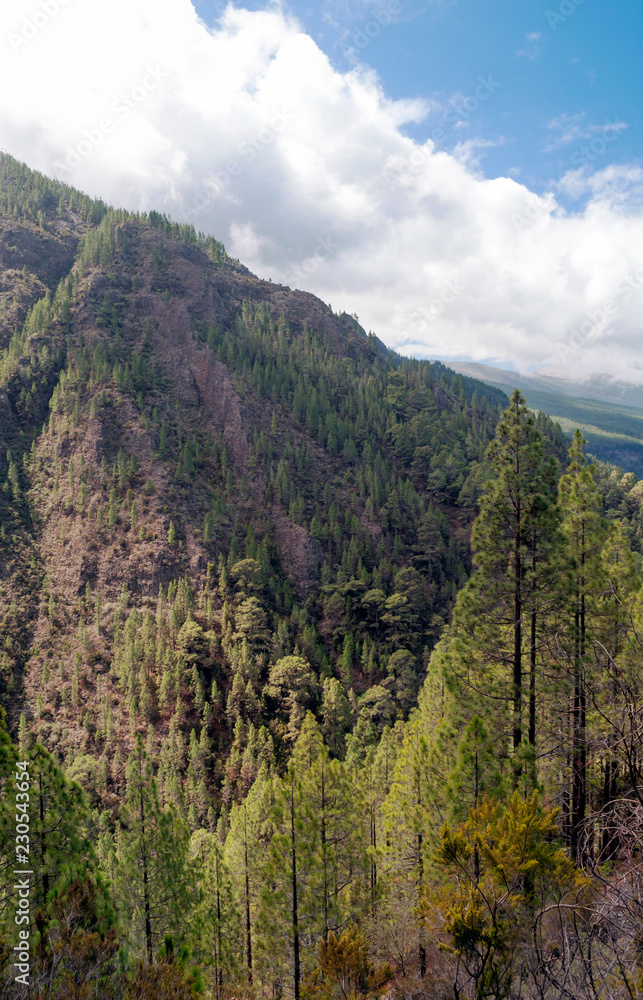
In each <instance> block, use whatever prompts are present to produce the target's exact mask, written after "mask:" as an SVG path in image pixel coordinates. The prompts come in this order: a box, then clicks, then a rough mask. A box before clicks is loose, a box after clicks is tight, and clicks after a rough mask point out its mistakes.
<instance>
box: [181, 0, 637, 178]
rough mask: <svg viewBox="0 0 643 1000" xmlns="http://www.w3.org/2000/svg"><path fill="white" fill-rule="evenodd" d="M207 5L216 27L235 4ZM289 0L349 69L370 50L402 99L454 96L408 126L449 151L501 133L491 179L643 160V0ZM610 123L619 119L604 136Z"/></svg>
mask: <svg viewBox="0 0 643 1000" xmlns="http://www.w3.org/2000/svg"><path fill="white" fill-rule="evenodd" d="M243 6H244V7H246V8H248V9H250V10H260V9H262V8H263V7H265V6H266V5H265V4H262V3H252V2H245V3H244V4H243ZM195 8H196V10H197V12H198V13H199V15H200V16H201V17H202V18H203V20H204V21H205V22H206V23H207V24H209V25H211V24H213V23H214V22H215V20H216V18H217V16H218V15H219V14H220V13H221V12H222V11H223V10H224V9H225V5H224V4H222V3H220V2H210V0H196V3H195ZM285 8H286V9H287V10H290V11H291V12H292V13H293V14H294V15H295V16H296V17H297V18H298V19H299V21H300V22H301V24H302V26H303V27H304V28H305V30H306V31H307V32H309V34H310V35H311V36H312V37H313V38H314V39H315V41H316V42H317V44H318V45H319V46H320V48H322V49H323V51H324V52H325V53H326V55H327V56H328V57H329V58H330V59H331V61H332V63H333V65H334V66H335V67H336V68H337V69H338V70H340V71H345V70H346V69H347V68H349V67H350V66H352V65H354V62H355V58H359V59H360V60H361V61H362V62H365V63H367V64H368V65H370V66H372V67H373V68H374V69H375V70H376V71H377V73H378V74H379V76H380V78H381V80H382V82H383V85H384V87H385V89H386V91H387V93H388V94H389V95H390V96H391V97H392V98H396V99H400V98H409V97H422V98H430V99H434V100H436V101H437V102H439V104H440V105H446V104H449V102H451V101H452V102H453V106H452V107H449V109H448V110H446V111H445V109H444V107H440V108H437V109H436V111H435V112H434V113H433V114H431V115H429V116H428V117H427V119H426V121H424V122H422V123H420V124H418V125H416V126H415V127H407V129H406V131H407V133H408V134H409V135H411V136H412V137H413V138H415V139H417V140H418V141H424V140H425V139H427V138H431V136H433V135H438V136H439V137H440V143H439V144H440V145H441V146H443V148H445V149H447V150H452V149H453V148H454V147H455V146H456V145H457V144H458V143H459V142H462V141H463V140H465V139H472V140H476V141H478V142H480V143H489V144H490V145H488V146H486V145H482V144H481V145H480V146H479V147H478V156H479V159H480V166H481V169H482V170H483V171H484V173H485V175H486V176H488V177H498V176H512V177H517V178H519V179H520V180H522V181H523V182H524V183H526V184H528V185H529V187H531V188H532V189H533V190H535V191H539V192H540V191H543V190H545V189H547V188H548V187H550V186H551V185H552V183H555V182H557V181H558V179H559V178H560V177H561V175H562V174H564V173H565V172H566V171H567V170H569V169H570V167H574V166H578V165H579V164H580V163H581V161H583V162H587V163H591V165H593V166H594V167H595V168H597V169H602V168H604V167H606V166H608V165H609V164H611V163H614V162H617V163H622V162H633V161H636V162H638V161H640V160H641V159H643V133H642V130H641V95H642V94H643V58H642V52H643V5H642V4H641V2H640V0H619V2H618V3H615V2H613V0H612V2H610V0H583V2H581V3H580V4H579V5H578V6H575V4H574V2H573V0H567V2H566V0H563V2H562V4H561V2H560V0H558V2H552V3H551V4H547V2H541V0H494V2H493V3H490V2H489V0H487V2H482V0H455V2H448V0H446V2H443V3H442V2H434V3H426V2H422V0H397V2H396V0H393V2H392V3H391V2H390V0H386V2H381V0H376V2H375V3H371V4H365V3H362V2H360V0H344V2H342V0H337V2H333V0H328V2H325V3H322V4H317V5H316V4H312V3H307V2H298V0H292V2H290V3H288V4H286V5H285ZM398 10H399V13H397V11H398ZM560 10H562V11H564V13H563V14H561V13H560ZM568 10H572V12H571V13H568ZM389 22H390V23H389ZM349 49H353V52H354V56H353V57H351V56H349V55H348V53H347V50H349ZM489 75H491V77H492V80H493V81H494V82H497V83H499V84H500V86H499V87H498V88H497V89H496V90H494V93H493V94H490V95H489V96H488V98H487V99H486V100H485V101H484V102H476V98H475V91H476V87H478V85H479V77H480V76H482V77H484V78H488V77H489ZM458 95H459V96H460V98H461V99H462V100H458ZM467 98H468V99H469V101H468V103H467V104H466V105H465V104H464V103H463V102H464V101H465V100H466V99H467ZM476 103H477V107H476V106H475V105H476ZM445 114H446V115H447V117H448V119H449V120H448V121H447V122H445V120H444V117H445ZM606 126H615V127H613V128H610V129H608V131H607V134H606V135H604V130H605V127H606ZM436 130H438V131H436ZM442 133H444V137H443V138H442ZM592 142H593V143H594V145H593V146H592V145H591V143H592ZM573 157H574V159H572V158H573Z"/></svg>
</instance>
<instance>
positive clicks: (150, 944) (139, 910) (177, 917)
mask: <svg viewBox="0 0 643 1000" xmlns="http://www.w3.org/2000/svg"><path fill="white" fill-rule="evenodd" d="M187 845H188V838H187V830H186V828H185V826H184V824H183V823H182V822H181V820H179V819H178V818H177V816H176V815H175V813H174V810H173V808H172V807H171V806H170V807H168V808H167V809H166V810H163V809H162V808H161V805H160V802H159V800H158V796H157V791H156V781H155V780H154V778H153V775H152V767H151V764H150V762H149V760H148V759H147V754H146V753H145V750H144V749H143V740H142V737H141V736H140V734H139V735H138V736H137V739H136V746H135V749H134V751H133V752H132V754H131V756H130V758H129V760H128V763H127V768H126V793H125V799H124V803H123V808H122V811H121V816H120V822H119V825H118V828H117V833H116V839H115V844H114V851H113V855H112V858H111V863H110V867H111V869H112V870H111V873H110V874H112V877H113V880H114V885H115V893H116V900H117V902H118V904H119V907H120V908H121V910H122V912H123V914H127V916H128V920H127V928H128V937H129V939H130V941H131V943H132V945H133V946H134V947H135V949H136V950H137V951H138V952H139V953H143V954H145V956H146V958H147V961H148V963H149V964H150V965H151V964H152V962H153V961H154V955H155V952H156V950H157V948H158V946H159V944H160V942H161V941H162V940H163V936H164V935H165V934H168V933H170V934H172V935H173V937H174V939H175V940H177V941H180V940H181V939H182V937H183V936H184V935H185V932H186V919H185V918H186V914H187V913H188V912H189V911H188V899H189V895H190V871H189V866H188V865H187Z"/></svg>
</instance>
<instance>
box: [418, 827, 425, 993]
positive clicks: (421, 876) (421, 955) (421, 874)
mask: <svg viewBox="0 0 643 1000" xmlns="http://www.w3.org/2000/svg"><path fill="white" fill-rule="evenodd" d="M422 843H423V837H422V834H421V833H418V860H419V865H418V902H420V903H421V902H422V888H423V884H424V864H423V861H422ZM418 959H419V964H420V979H424V977H425V976H426V947H425V944H424V933H423V927H422V924H420V934H419V941H418Z"/></svg>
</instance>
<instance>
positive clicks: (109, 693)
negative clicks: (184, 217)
mask: <svg viewBox="0 0 643 1000" xmlns="http://www.w3.org/2000/svg"><path fill="white" fill-rule="evenodd" d="M10 167H11V169H9V168H10ZM4 170H5V173H4V179H3V185H4V193H3V198H4V201H3V202H2V204H3V205H4V206H5V213H7V212H8V206H9V204H13V206H14V207H13V209H12V217H11V219H5V223H6V225H7V226H9V227H11V232H12V234H13V236H12V241H13V243H12V245H14V246H15V247H19V246H24V247H31V248H32V249H33V256H32V258H30V261H29V263H28V265H27V267H28V278H27V279H26V280H27V284H28V287H29V294H28V295H26V296H25V297H24V299H21V300H20V302H21V305H18V304H15V303H17V302H18V299H19V292H20V289H21V287H22V283H24V282H25V279H24V277H23V272H21V271H19V270H18V269H17V268H16V267H13V268H11V267H8V266H7V268H6V270H5V272H4V273H5V280H6V282H7V287H8V288H10V289H12V290H13V291H12V292H11V294H13V295H14V299H13V300H12V301H14V306H12V307H11V308H12V309H13V315H14V317H18V315H19V313H20V309H22V310H23V311H24V312H25V320H24V323H23V324H22V326H18V327H10V329H9V330H8V333H9V332H11V333H12V337H11V341H10V343H9V344H8V346H7V348H6V349H5V351H4V354H3V356H2V359H1V362H0V372H1V386H2V388H1V395H0V408H1V409H2V423H1V425H0V427H1V434H2V439H3V441H2V452H1V453H0V477H1V480H2V482H3V483H4V489H3V493H2V501H1V502H2V529H1V533H0V577H1V581H2V585H1V589H0V602H2V603H1V611H0V615H1V621H2V624H3V629H2V641H3V651H2V683H3V686H4V692H5V695H4V699H5V700H6V702H7V704H8V707H9V710H10V717H11V718H12V720H13V725H14V726H16V725H17V717H18V714H19V711H20V710H22V711H23V712H24V724H25V725H26V726H27V727H29V728H31V729H33V730H34V732H37V733H38V734H39V736H40V738H41V739H43V740H44V741H45V743H46V744H47V746H49V747H50V748H51V749H52V750H54V751H55V752H57V753H58V755H59V757H60V758H61V759H63V758H64V759H65V760H66V761H67V764H68V766H72V765H73V761H74V759H75V758H77V757H79V756H80V757H82V758H83V759H85V758H87V759H95V760H97V761H101V762H102V763H101V764H100V768H101V770H100V778H98V777H96V775H95V776H94V779H93V780H94V781H95V782H98V784H99V786H100V794H101V795H107V796H108V797H109V795H111V794H113V793H114V792H115V791H117V789H118V787H119V783H120V780H121V772H120V766H121V761H122V760H123V758H124V756H125V755H126V754H127V753H128V752H129V749H130V747H131V745H132V741H133V739H134V737H135V734H136V733H137V732H142V733H146V734H147V739H148V740H149V741H151V745H153V746H155V750H156V751H157V752H158V755H159V759H160V760H163V759H164V758H163V752H164V751H163V748H164V747H165V748H166V750H167V753H168V754H170V753H171V747H172V746H174V744H175V742H176V740H179V743H181V745H183V743H182V741H184V742H185V743H188V742H189V740H190V738H192V739H193V740H195V739H196V740H199V741H205V742H204V743H203V745H204V746H205V745H206V743H207V745H208V750H207V753H206V752H205V751H204V753H205V756H206V757H207V763H208V766H207V768H206V769H205V770H204V777H203V783H204V787H203V788H201V791H200V792H199V796H196V793H194V794H193V795H192V801H191V805H192V807H193V809H195V810H196V812H197V814H198V815H199V817H200V818H201V819H202V818H203V816H204V815H205V813H206V812H207V811H208V809H212V808H214V809H215V810H216V809H217V808H218V806H217V802H219V801H220V798H219V797H220V795H223V797H224V800H227V801H229V799H230V796H231V795H233V794H235V789H236V788H237V787H239V788H241V785H242V784H243V781H246V782H247V780H248V773H250V772H251V771H252V768H256V766H258V760H259V757H260V745H261V746H263V747H264V748H265V747H268V746H272V747H275V748H276V750H277V752H278V753H282V752H286V751H287V749H288V747H289V746H290V745H291V743H292V740H293V739H294V737H295V736H296V734H297V732H298V731H299V727H300V725H301V721H302V719H303V715H304V714H305V711H306V710H307V709H308V708H311V709H313V710H314V711H315V712H316V713H317V715H318V716H319V718H320V719H321V720H326V725H327V728H328V729H329V731H330V730H331V729H332V730H333V732H334V733H335V737H334V738H335V739H336V742H337V744H338V748H339V747H341V745H342V744H343V741H344V739H345V737H346V735H347V734H349V733H350V731H351V729H353V728H354V727H355V726H358V727H361V729H362V730H364V728H365V727H366V731H367V734H368V732H370V731H371V730H372V733H373V736H372V738H373V739H374V738H375V736H376V734H377V732H378V731H379V730H381V727H382V726H383V725H384V724H385V723H386V722H392V721H393V720H394V719H395V718H396V717H403V716H405V715H406V713H408V711H409V709H410V707H411V706H412V705H413V703H414V700H415V697H416V694H417V690H418V687H419V684H420V681H421V677H422V675H423V671H424V668H425V665H426V661H427V656H428V652H429V650H430V649H431V648H432V646H433V645H434V643H435V641H436V639H437V638H438V636H439V634H440V632H441V630H442V628H443V625H444V622H445V621H446V619H447V617H448V615H449V612H450V608H451V605H452V602H453V599H454V595H455V592H456V590H457V588H458V586H459V585H460V584H461V583H462V582H463V580H464V579H465V578H466V575H467V572H468V567H469V555H468V533H469V527H470V524H471V522H472V519H473V516H474V513H475V509H476V501H477V497H478V495H479V492H480V489H481V487H482V484H483V482H484V479H485V478H486V471H485V465H484V453H485V450H486V446H487V444H488V441H489V440H490V436H491V435H492V433H493V429H494V426H495V422H496V418H497V413H498V408H499V406H500V405H501V404H502V403H503V402H504V399H505V398H504V396H503V395H502V394H501V393H498V392H495V391H494V390H490V391H489V392H487V393H485V390H484V389H483V388H482V387H481V386H480V385H479V384H478V383H475V382H474V381H473V380H470V379H463V378H461V377H458V376H454V375H452V374H451V373H449V372H448V371H447V370H446V369H444V368H443V367H442V366H440V365H431V364H428V363H426V362H412V361H407V360H403V359H401V358H399V357H396V356H395V355H393V354H388V353H387V352H386V351H385V350H383V349H382V345H381V344H380V343H379V342H378V341H377V340H376V338H375V337H373V336H366V335H365V334H364V331H362V330H361V328H360V327H359V326H358V324H356V323H355V321H354V320H353V319H351V318H350V317H348V316H346V315H342V316H338V315H335V314H333V313H332V311H331V310H330V309H329V307H327V306H326V305H325V304H324V303H322V302H320V301H319V300H318V299H316V298H315V297H314V296H312V295H308V294H305V293H301V292H292V291H291V290H290V289H288V288H284V287H281V286H277V285H273V284H272V283H269V282H263V281H260V280H259V279H257V278H256V277H255V276H253V275H252V274H250V272H248V271H247V269H246V268H244V267H243V266H242V265H241V264H239V263H238V262H236V261H233V260H231V259H230V258H229V257H228V256H227V255H226V253H225V250H224V248H223V247H222V245H221V244H219V243H217V242H216V241H215V240H212V239H210V238H205V237H202V236H197V234H195V233H194V231H193V230H192V229H191V228H190V227H179V226H176V225H173V224H171V223H169V222H167V220H165V219H164V218H162V217H161V216H159V215H157V214H155V213H151V215H150V217H149V218H147V217H144V218H140V217H137V216H133V215H130V214H128V213H125V212H112V211H109V212H108V211H107V210H106V209H105V207H104V206H103V205H101V204H100V203H99V204H92V203H90V202H88V201H87V200H86V201H85V202H82V199H81V196H79V195H77V194H76V193H74V192H70V191H68V190H67V189H62V188H60V190H58V188H57V187H56V185H54V184H53V182H47V184H45V183H44V182H43V181H42V179H40V178H39V177H38V175H33V174H31V173H30V172H25V171H24V168H18V167H16V166H15V165H13V166H12V164H11V162H9V163H8V162H7V161H6V160H5V162H4ZM12 171H13V173H14V174H15V173H16V172H17V173H18V174H19V175H20V191H21V199H22V200H21V201H20V200H18V201H15V200H14V202H11V192H12V190H13V183H14V182H13V181H12V180H11V176H12ZM20 171H22V173H20ZM7 175H9V180H7ZM56 194H58V197H56ZM79 207H82V208H83V214H82V216H81V214H79ZM5 223H3V224H5ZM83 230H85V232H84V235H82V236H81V233H82V232H83ZM79 238H80V243H78V240H79ZM52 242H53V243H54V244H55V246H56V248H58V249H56V251H55V253H54V252H52ZM76 246H77V254H76V263H75V264H73V266H70V269H69V273H68V274H67V273H62V272H64V270H65V267H66V266H67V264H69V265H71V259H72V256H73V254H72V251H73V250H74V249H75V248H76ZM64 247H66V248H67V250H66V252H67V253H68V256H67V257H66V258H64V260H63V249H62V248H64ZM25 253H26V250H25ZM58 254H59V256H57V255H58ZM12 261H13V263H17V262H18V261H17V260H13V258H11V259H8V263H11V262H12ZM59 279H60V280H59ZM43 289H44V294H43ZM7 294H9V293H7ZM16 295H18V298H16ZM29 296H31V298H30V297H29ZM37 296H39V297H37ZM481 390H482V391H481ZM190 734H192V737H191V736H190ZM210 743H211V745H210ZM249 748H250V750H249ZM229 752H230V755H231V758H230V757H228V754H229ZM235 755H236V756H235ZM244 755H245V757H244ZM175 758H176V766H175V770H176V775H175V777H176V781H177V782H178V785H181V782H182V781H183V778H184V777H185V772H184V768H185V767H186V766H187V755H186V751H185V747H184V749H183V750H182V751H180V752H178V756H177V755H175ZM242 758H243V759H246V758H247V761H246V763H247V765H248V768H249V769H250V771H249V772H247V773H246V777H245V778H244V779H242V777H241V760H242ZM230 759H232V764H230ZM226 760H227V763H226ZM235 761H236V763H235ZM248 761H250V763H248ZM202 763H203V762H202ZM79 766H80V765H79ZM240 783H241V784H240ZM170 786H171V782H170V779H169V778H167V776H166V785H165V787H166V788H169V787H170ZM97 794H98V792H97ZM167 794H168V795H169V794H170V793H169V792H167ZM181 794H183V792H181ZM195 796H196V798H195ZM197 799H198V801H197Z"/></svg>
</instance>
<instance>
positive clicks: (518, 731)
mask: <svg viewBox="0 0 643 1000" xmlns="http://www.w3.org/2000/svg"><path fill="white" fill-rule="evenodd" d="M514 577H515V579H514V655H513V745H514V753H515V754H517V753H518V751H519V750H520V744H521V743H522V560H521V557H520V508H518V510H517V513H516V538H515V542H514ZM521 770H522V769H521V767H520V765H518V766H517V767H516V770H515V777H514V781H515V784H516V785H517V784H518V781H519V780H520V774H521Z"/></svg>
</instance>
